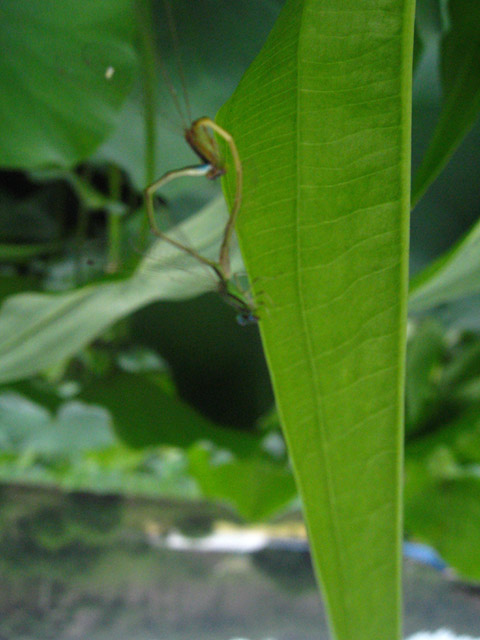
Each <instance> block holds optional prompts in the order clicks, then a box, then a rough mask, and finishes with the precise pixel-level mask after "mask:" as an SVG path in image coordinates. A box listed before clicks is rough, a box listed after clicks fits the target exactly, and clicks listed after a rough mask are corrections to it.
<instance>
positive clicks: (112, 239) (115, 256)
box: [106, 165, 122, 273]
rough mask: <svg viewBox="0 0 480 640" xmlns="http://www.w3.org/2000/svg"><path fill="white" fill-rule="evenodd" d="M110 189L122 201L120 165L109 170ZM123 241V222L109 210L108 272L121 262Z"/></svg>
mask: <svg viewBox="0 0 480 640" xmlns="http://www.w3.org/2000/svg"><path fill="white" fill-rule="evenodd" d="M108 191H109V196H110V198H111V199H112V200H115V201H116V202H120V198H121V193H122V174H121V172H120V170H119V169H118V167H115V166H113V165H111V166H110V167H109V170H108ZM121 241H122V223H121V220H120V216H119V214H118V213H116V212H115V211H111V210H110V211H109V212H108V259H107V266H106V271H107V273H115V272H116V271H117V270H118V267H119V264H120V250H121Z"/></svg>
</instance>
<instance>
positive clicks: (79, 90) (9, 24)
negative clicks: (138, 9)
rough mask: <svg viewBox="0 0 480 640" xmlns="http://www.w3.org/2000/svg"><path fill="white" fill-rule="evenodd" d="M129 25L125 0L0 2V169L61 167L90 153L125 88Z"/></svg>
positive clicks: (131, 57) (131, 61) (129, 73)
mask: <svg viewBox="0 0 480 640" xmlns="http://www.w3.org/2000/svg"><path fill="white" fill-rule="evenodd" d="M134 25H135V23H134V20H133V14H132V2H131V0H102V2H96V1H95V0H86V1H85V2H77V1H76V0H62V2H57V0H42V1H41V2H35V1H32V0H5V1H4V2H2V6H1V7H0V49H1V51H2V52H3V55H2V57H1V60H0V121H1V122H2V127H1V130H0V165H1V166H3V167H10V168H37V167H44V166H48V165H61V166H64V165H71V164H73V163H75V162H78V161H79V160H81V159H83V158H85V157H87V156H88V155H89V154H91V153H92V151H93V150H94V149H95V147H96V146H98V145H99V144H100V142H102V141H103V140H104V139H105V137H106V135H107V134H108V133H109V131H111V130H112V127H113V125H114V124H115V123H116V121H117V117H118V111H119V109H120V107H121V105H122V103H123V101H124V99H125V98H126V96H127V95H128V93H129V92H130V89H131V83H132V79H133V74H134V69H135V54H134V51H133V48H132V44H131V43H132V38H133V34H134ZM109 68H111V69H113V70H114V72H113V75H112V76H111V77H110V78H109V77H107V76H108V74H107V70H108V69H109ZM106 74H107V75H106Z"/></svg>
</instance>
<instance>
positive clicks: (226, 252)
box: [195, 117, 243, 278]
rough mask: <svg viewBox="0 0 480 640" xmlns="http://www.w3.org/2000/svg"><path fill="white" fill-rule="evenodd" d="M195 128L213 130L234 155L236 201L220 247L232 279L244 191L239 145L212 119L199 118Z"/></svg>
mask: <svg viewBox="0 0 480 640" xmlns="http://www.w3.org/2000/svg"><path fill="white" fill-rule="evenodd" d="M195 126H202V127H205V128H207V129H211V130H212V131H214V132H215V133H216V134H218V135H219V136H220V137H221V138H222V139H223V140H225V142H226V143H227V145H228V147H229V149H230V153H231V154H232V159H233V164H234V166H235V199H234V201H233V206H232V209H231V211H230V214H229V216H228V220H227V224H226V225H225V231H224V233H223V240H222V244H221V246H220V256H219V260H218V262H219V264H220V267H221V269H222V271H223V273H224V274H225V275H226V277H227V278H228V277H230V273H231V269H230V246H231V242H232V235H233V232H234V230H235V224H236V222H237V217H238V212H239V211H240V206H241V204H242V189H243V168H242V163H241V161H240V155H239V153H238V149H237V145H236V144H235V141H234V139H233V137H232V136H231V135H230V134H229V133H228V131H225V129H223V128H222V127H221V126H220V125H218V124H217V123H216V122H214V121H213V120H211V119H210V118H206V117H205V118H199V119H198V120H197V121H196V122H195Z"/></svg>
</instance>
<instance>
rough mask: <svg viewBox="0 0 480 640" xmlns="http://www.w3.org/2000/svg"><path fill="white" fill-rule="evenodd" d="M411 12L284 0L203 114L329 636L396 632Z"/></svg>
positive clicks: (399, 1) (390, 2) (357, 637)
mask: <svg viewBox="0 0 480 640" xmlns="http://www.w3.org/2000/svg"><path fill="white" fill-rule="evenodd" d="M413 5H414V3H413V2H412V1H411V0H382V2H378V0H356V1H354V0H349V1H348V2H345V0H303V1H302V0H290V1H289V2H287V4H286V6H285V8H284V10H283V12H282V14H281V17H280V18H279V20H278V22H277V24H276V27H275V28H274V30H273V32H272V34H271V35H270V37H269V39H268V41H267V44H266V45H265V47H264V49H263V50H262V52H261V54H260V55H259V57H258V58H257V60H256V61H255V63H254V64H253V65H252V67H251V68H250V69H249V71H248V72H247V74H246V75H245V76H244V78H243V80H242V81H241V83H240V85H239V88H238V89H237V91H236V93H235V94H234V96H233V98H232V99H231V100H230V101H229V102H228V103H227V105H226V106H225V107H224V108H223V109H222V110H221V112H220V114H219V121H220V123H221V124H222V125H223V126H225V128H226V129H228V130H229V131H230V132H231V133H232V134H233V136H234V138H235V140H236V142H237V145H238V148H239V152H240V156H241V158H242V161H243V167H244V173H245V176H244V177H245V194H244V201H243V206H242V210H241V212H240V217H239V221H238V225H237V228H238V232H239V237H240V243H241V247H242V250H243V255H244V258H245V261H246V266H247V268H248V271H249V275H250V276H251V280H252V282H253V283H254V289H255V292H256V294H257V297H258V298H259V299H260V298H261V299H262V300H263V310H261V316H262V320H261V323H260V324H261V332H262V337H263V341H264V346H265V351H266V355H267V358H268V362H269V366H270V370H271V374H272V378H273V384H274V390H275V395H276V400H277V404H278V408H279V415H280V418H281V422H282V425H283V428H284V431H285V434H286V437H287V441H288V445H289V450H290V455H291V458H292V461H293V465H294V469H295V473H296V477H297V481H298V486H299V489H300V492H301V496H302V499H303V504H304V509H305V515H306V519H307V522H308V528H309V533H310V542H311V548H312V552H313V557H314V561H315V564H316V568H317V572H318V576H319V578H320V582H321V584H322V586H323V589H324V594H325V597H326V603H327V609H328V612H329V615H330V619H331V623H332V627H333V630H334V633H335V636H336V637H337V638H338V639H341V640H347V639H348V640H372V639H373V638H376V639H380V638H382V639H383V638H388V639H389V640H393V639H394V638H395V639H396V638H399V637H400V617H401V607H400V540H401V468H402V424H403V376H404V355H405V354H404V343H405V338H404V335H405V312H406V293H407V247H408V211H409V191H410V185H409V171H410V105H411V68H412V46H413V17H414V11H413V9H414V6H413ZM232 174H233V172H232V171H230V172H229V173H228V174H227V183H226V185H225V187H226V191H227V193H228V194H230V196H231V194H232V192H233V189H234V182H233V176H232Z"/></svg>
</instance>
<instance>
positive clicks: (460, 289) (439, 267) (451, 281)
mask: <svg viewBox="0 0 480 640" xmlns="http://www.w3.org/2000/svg"><path fill="white" fill-rule="evenodd" d="M479 248H480V222H478V223H477V224H476V225H475V226H474V227H473V228H472V229H471V230H470V231H469V232H468V234H467V235H466V236H465V237H464V238H462V239H461V240H460V241H459V242H457V244H456V245H455V246H454V247H453V248H452V249H450V250H449V251H448V252H447V253H445V254H444V255H443V256H441V257H440V258H439V259H438V260H436V261H435V262H434V263H433V264H431V265H430V266H429V267H427V268H426V269H425V270H424V271H422V272H421V273H420V274H419V275H418V276H417V277H416V278H414V279H413V281H412V283H411V285H410V299H409V309H410V311H412V312H418V311H426V310H428V309H431V308H432V307H436V306H438V305H439V304H443V303H446V302H452V301H454V300H458V299H459V298H462V297H465V296H469V295H473V294H475V293H478V292H479V291H480V258H479V256H480V253H479Z"/></svg>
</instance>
